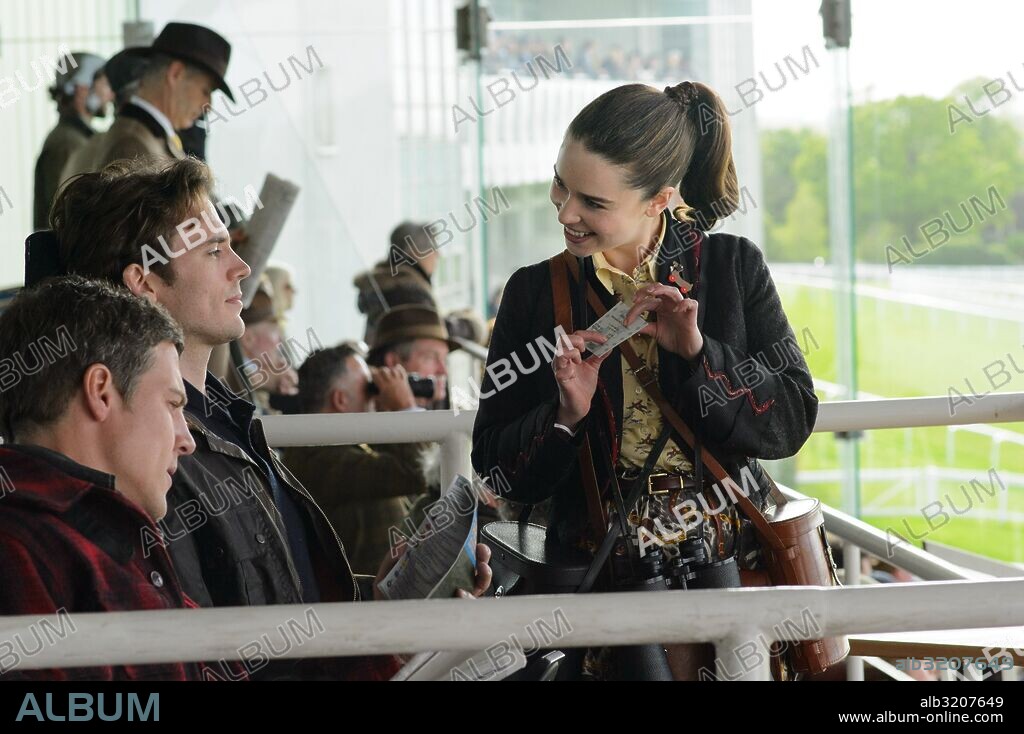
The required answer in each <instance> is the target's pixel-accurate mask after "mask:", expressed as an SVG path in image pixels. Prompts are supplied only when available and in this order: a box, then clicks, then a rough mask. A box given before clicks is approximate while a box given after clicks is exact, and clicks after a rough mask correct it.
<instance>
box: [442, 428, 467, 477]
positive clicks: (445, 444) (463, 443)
mask: <svg viewBox="0 0 1024 734" xmlns="http://www.w3.org/2000/svg"><path fill="white" fill-rule="evenodd" d="M471 449H472V446H471V440H470V435H469V434H468V433H465V432H463V431H452V432H451V433H449V434H448V436H447V438H445V439H444V440H443V441H442V442H441V491H442V492H443V491H445V490H447V489H448V487H449V486H451V483H452V480H453V479H454V478H455V475H456V474H461V475H462V476H464V477H466V479H472V478H473V463H472V461H471V460H470V451H471Z"/></svg>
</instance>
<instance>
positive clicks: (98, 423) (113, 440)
mask: <svg viewBox="0 0 1024 734" xmlns="http://www.w3.org/2000/svg"><path fill="white" fill-rule="evenodd" d="M181 349H182V336H181V331H180V329H179V328H178V326H177V324H175V323H174V321H172V320H171V318H170V316H169V315H168V314H167V312H166V311H165V310H164V309H163V308H161V307H159V306H155V305H153V304H151V303H149V302H148V301H145V300H143V299H140V298H135V297H133V296H132V295H131V294H130V293H128V292H126V291H124V290H123V289H115V288H112V287H110V286H109V285H107V284H104V283H100V282H98V281H89V280H85V279H83V278H78V277H69V278H56V279H51V280H48V281H45V282H44V283H42V284H41V285H39V286H36V287H35V288H32V289H29V290H26V291H22V292H21V293H20V294H19V295H18V297H17V298H15V299H14V301H13V302H12V303H11V304H10V305H9V306H8V307H7V309H6V310H5V311H4V313H3V315H2V316H0V355H2V356H3V357H4V360H3V362H4V363H5V364H6V365H7V366H8V370H6V371H5V372H3V373H0V432H2V434H3V438H4V444H3V445H2V446H0V474H2V479H3V482H2V486H0V615H40V617H43V616H52V615H54V614H57V613H58V611H60V612H61V613H62V614H63V613H67V614H68V615H69V616H70V619H62V620H61V621H62V622H66V623H67V624H61V625H59V629H60V632H59V633H58V634H56V635H54V634H53V633H52V632H49V631H47V630H46V628H45V626H43V625H36V627H37V629H34V631H32V632H28V633H26V634H24V635H16V636H15V638H16V639H13V638H12V639H11V640H7V641H6V642H7V644H0V680H7V679H12V678H23V679H24V678H27V679H39V680H72V679H73V680H195V679H199V678H200V677H201V676H202V668H201V666H200V665H198V664H193V663H168V664H163V665H155V664H147V665H105V666H101V667H91V668H69V669H35V670H27V669H23V668H21V667H19V666H21V665H22V664H23V663H25V662H27V661H30V660H31V653H32V652H33V651H37V650H38V649H39V647H40V645H42V644H44V642H47V643H49V642H52V643H53V644H58V645H59V644H60V637H61V635H71V634H74V632H71V631H69V630H72V629H73V622H74V615H75V614H76V613H79V612H100V611H131V610H142V609H177V608H184V607H195V606H196V604H195V603H194V602H192V601H191V600H190V599H189V598H188V597H187V596H186V595H185V593H184V592H183V591H182V588H181V585H180V584H179V582H178V576H177V574H176V573H175V571H174V569H173V568H172V566H171V560H170V558H169V557H168V555H167V551H166V550H165V549H164V548H163V546H162V545H160V544H159V543H155V544H154V543H146V542H145V541H144V539H145V538H146V536H147V534H148V536H149V537H150V538H154V537H158V530H157V526H156V524H155V523H156V521H157V520H159V519H160V518H161V517H163V516H164V513H165V512H166V511H167V502H166V495H167V491H168V490H169V489H170V487H171V478H172V476H173V475H174V472H175V469H176V468H177V465H178V461H179V460H180V459H181V458H182V457H184V456H187V455H188V454H191V453H192V451H193V449H194V448H195V442H194V441H193V440H192V436H191V435H190V434H189V431H188V428H187V426H186V425H185V416H184V411H183V409H184V406H185V386H184V384H183V383H182V380H181V372H180V371H179V368H178V355H179V353H180V352H181ZM38 627H41V628H42V629H38ZM22 638H24V639H22Z"/></svg>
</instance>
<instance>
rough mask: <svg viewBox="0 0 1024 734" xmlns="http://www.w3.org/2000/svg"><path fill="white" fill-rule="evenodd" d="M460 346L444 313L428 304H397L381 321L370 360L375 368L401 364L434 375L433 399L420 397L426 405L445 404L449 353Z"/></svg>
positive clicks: (423, 374) (430, 406)
mask: <svg viewBox="0 0 1024 734" xmlns="http://www.w3.org/2000/svg"><path fill="white" fill-rule="evenodd" d="M456 349H459V344H458V343H457V342H455V341H453V340H452V339H451V337H450V336H449V334H448V328H447V327H446V326H445V323H444V320H443V319H442V318H441V316H440V314H438V313H437V311H435V310H434V309H432V308H427V307H426V306H414V305H406V306H396V307H394V308H392V309H391V310H390V311H388V312H387V313H385V314H384V315H383V316H381V318H380V321H378V322H377V329H376V332H375V333H374V338H373V343H372V344H371V345H370V354H369V357H367V360H366V361H367V362H368V363H369V364H370V365H371V366H374V367H395V366H397V365H401V366H402V367H404V368H405V371H406V372H409V373H415V374H419V375H421V376H423V377H433V378H434V379H435V382H436V390H435V392H434V397H433V398H432V399H423V398H420V399H417V403H418V404H419V405H421V406H422V407H426V408H432V407H443V402H444V400H445V397H446V396H447V385H446V382H447V378H448V364H447V363H448V354H449V352H452V351H454V350H456Z"/></svg>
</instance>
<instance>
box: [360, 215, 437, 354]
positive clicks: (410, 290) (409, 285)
mask: <svg viewBox="0 0 1024 734" xmlns="http://www.w3.org/2000/svg"><path fill="white" fill-rule="evenodd" d="M427 226H428V225H426V224H419V223H414V222H403V223H402V224H400V225H398V226H397V227H395V229H394V231H392V232H391V245H390V247H389V248H388V256H387V258H386V259H384V260H381V261H380V262H379V263H377V264H376V265H374V266H373V269H372V270H368V271H366V272H364V273H360V274H359V275H357V276H356V278H355V280H354V281H353V284H354V285H355V287H356V288H358V289H359V296H358V300H357V301H356V305H357V307H358V308H359V312H360V313H363V314H366V333H365V335H364V336H363V338H364V339H365V340H366V341H367V343H369V344H373V341H374V331H375V329H376V328H377V322H378V321H379V320H380V318H381V316H382V315H383V314H384V313H385V312H386V311H388V310H389V309H392V308H394V307H396V306H404V305H407V304H414V305H417V306H427V307H429V308H432V309H434V310H435V311H436V310H437V303H436V302H435V300H434V290H433V285H432V284H431V279H432V278H433V275H434V271H435V270H436V269H437V263H438V260H440V257H441V256H440V254H439V253H438V251H437V249H436V248H435V247H434V241H433V239H432V238H431V236H430V233H429V232H428V231H427Z"/></svg>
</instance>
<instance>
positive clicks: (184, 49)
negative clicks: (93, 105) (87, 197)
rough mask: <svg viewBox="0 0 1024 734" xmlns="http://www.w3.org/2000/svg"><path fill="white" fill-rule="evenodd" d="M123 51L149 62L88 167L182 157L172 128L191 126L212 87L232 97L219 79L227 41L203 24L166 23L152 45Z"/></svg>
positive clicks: (228, 46) (228, 47)
mask: <svg viewBox="0 0 1024 734" xmlns="http://www.w3.org/2000/svg"><path fill="white" fill-rule="evenodd" d="M128 52H129V53H131V54H134V55H137V56H139V57H142V58H145V59H147V60H148V62H149V63H148V65H147V66H146V69H145V71H144V72H143V75H142V78H141V80H140V82H139V88H138V91H137V92H136V93H135V95H133V96H132V97H131V99H130V100H129V102H128V104H126V105H125V106H124V107H123V108H122V109H121V112H120V114H119V115H118V118H117V121H116V122H115V123H114V124H113V125H112V126H111V127H110V130H108V131H107V133H106V135H104V138H103V145H102V146H101V150H100V151H99V152H98V155H97V157H96V158H95V159H94V160H93V161H92V164H93V168H92V170H94V171H98V170H100V169H101V168H103V167H104V166H105V165H107V164H108V163H111V162H113V161H116V160H122V159H126V158H129V159H130V158H140V157H148V158H155V159H158V160H159V159H164V160H167V161H171V160H175V159H178V158H184V157H185V152H184V149H183V147H182V144H181V139H180V138H179V137H178V135H177V133H176V132H175V130H185V129H188V128H190V127H192V125H193V124H194V123H195V121H196V120H197V119H198V118H199V117H200V116H201V115H202V114H203V110H204V108H205V107H206V106H207V105H209V104H210V99H211V96H212V94H213V92H214V90H220V91H221V92H223V93H224V94H225V95H227V97H228V99H230V100H231V101H232V102H234V96H233V95H232V94H231V90H230V88H229V87H228V85H227V82H225V81H224V75H225V74H226V73H227V69H228V61H229V59H230V58H231V44H230V43H228V42H227V41H226V40H225V39H224V38H223V37H222V36H220V35H219V34H218V33H216V32H214V31H212V30H210V29H209V28H204V27H203V26H201V25H194V24H192V23H168V24H167V25H166V26H165V27H164V29H163V30H162V31H161V32H160V35H159V36H157V37H156V40H154V41H153V45H152V46H146V47H140V48H132V49H128Z"/></svg>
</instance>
